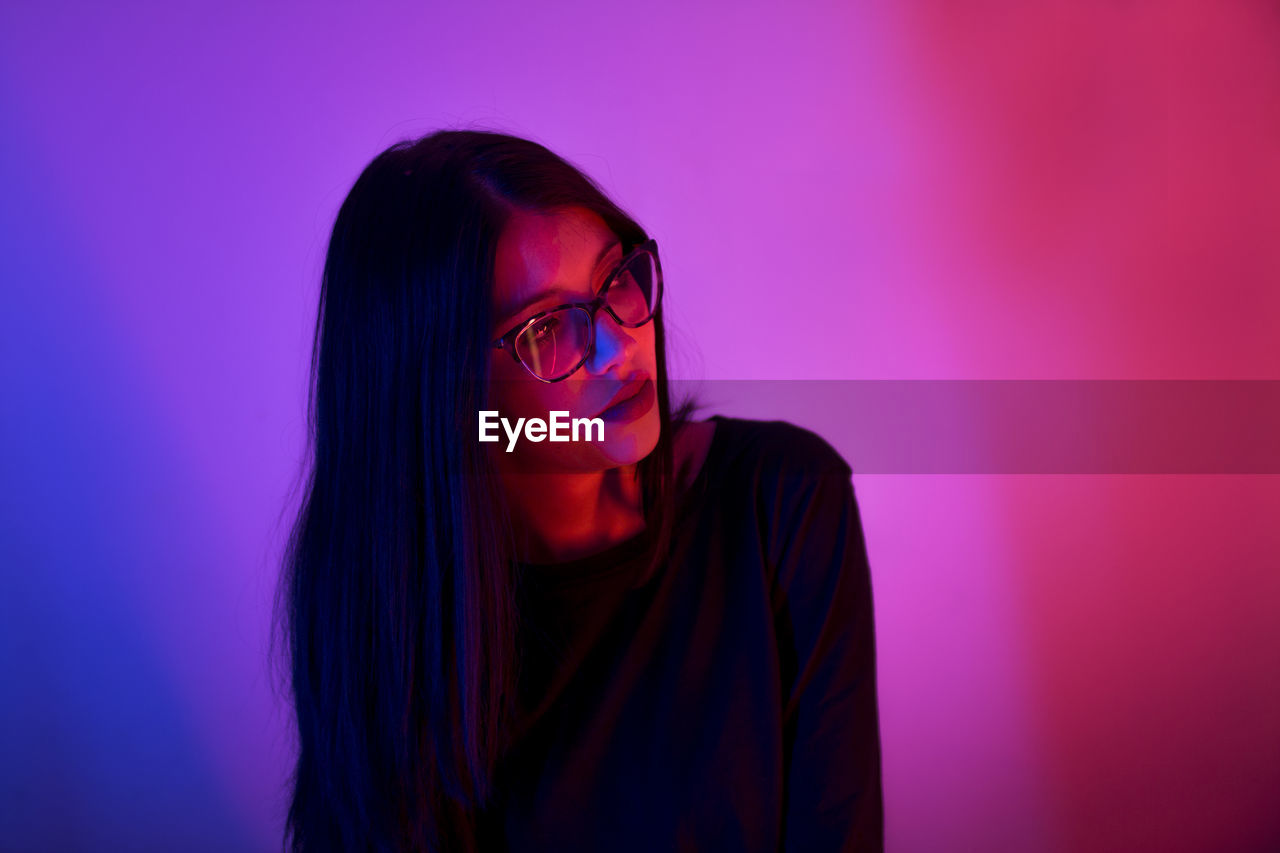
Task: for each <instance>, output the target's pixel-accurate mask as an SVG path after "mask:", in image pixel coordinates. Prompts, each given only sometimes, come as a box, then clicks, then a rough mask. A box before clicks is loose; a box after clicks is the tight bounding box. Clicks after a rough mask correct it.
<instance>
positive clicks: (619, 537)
mask: <svg viewBox="0 0 1280 853" xmlns="http://www.w3.org/2000/svg"><path fill="white" fill-rule="evenodd" d="M635 467H636V466H635V465H626V466H623V467H621V468H609V469H606V470H604V471H591V472H588V473H581V474H546V473H539V474H525V473H514V472H512V473H503V474H502V483H503V489H504V491H505V493H506V496H507V509H508V512H509V513H510V515H511V523H512V527H513V529H514V532H515V536H516V551H517V554H516V556H517V558H518V559H520V560H523V561H525V562H532V563H558V562H565V561H568V560H574V559H577V558H579V557H585V556H588V555H590V554H595V553H598V552H600V551H603V550H605V549H606V548H608V547H610V546H611V545H615V544H617V543H619V542H623V541H625V540H627V539H630V538H631V537H633V536H635V535H637V534H639V533H640V532H642V531H643V530H644V528H645V520H644V511H643V509H642V506H643V503H642V498H641V492H640V483H639V482H638V481H637V479H636V477H635Z"/></svg>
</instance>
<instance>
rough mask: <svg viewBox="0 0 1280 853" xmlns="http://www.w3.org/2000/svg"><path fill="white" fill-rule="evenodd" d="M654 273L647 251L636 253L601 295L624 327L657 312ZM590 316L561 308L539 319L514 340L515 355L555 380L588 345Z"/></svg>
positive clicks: (581, 356) (573, 367)
mask: <svg viewBox="0 0 1280 853" xmlns="http://www.w3.org/2000/svg"><path fill="white" fill-rule="evenodd" d="M657 280H658V270H657V263H656V261H655V260H654V257H653V255H652V254H650V253H649V252H640V253H639V254H637V255H636V256H635V257H634V258H632V259H631V260H630V261H629V262H628V263H627V265H626V266H625V267H623V268H622V269H621V270H619V271H618V275H617V277H616V278H615V279H614V280H613V283H612V284H610V285H609V290H608V292H606V293H605V304H606V305H607V306H608V308H609V309H611V310H612V311H613V313H614V315H615V316H616V318H617V319H618V320H619V321H620V322H621V323H623V324H624V325H627V326H631V327H635V326H640V325H642V324H644V323H646V322H648V320H649V319H650V318H651V317H652V316H653V312H654V311H655V310H657V305H656V304H654V303H655V299H656V297H657V295H658V294H657V290H658V288H657ZM590 329H591V313H590V312H589V311H588V310H587V309H586V308H583V307H578V306H573V307H570V308H562V309H560V310H559V311H555V312H552V313H551V314H548V315H547V316H545V317H542V318H539V320H538V321H537V322H536V323H534V324H533V325H532V326H530V327H529V328H527V329H525V330H524V331H523V332H522V333H521V334H520V335H519V336H517V337H516V341H515V346H516V355H518V356H519V357H520V361H522V362H523V363H524V364H525V366H526V367H528V368H529V370H530V371H532V372H533V374H534V375H535V376H538V377H540V378H542V379H559V378H561V377H562V376H565V375H567V374H568V373H570V372H572V371H574V370H576V369H577V368H578V365H579V364H580V363H581V362H582V360H583V359H584V358H585V356H586V353H587V348H588V346H589V344H590V341H589V340H588V338H589V337H590Z"/></svg>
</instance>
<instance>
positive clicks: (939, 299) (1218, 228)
mask: <svg viewBox="0 0 1280 853" xmlns="http://www.w3.org/2000/svg"><path fill="white" fill-rule="evenodd" d="M0 110H2V114H3V116H4V120H3V122H2V123H0V140H2V142H0V145H2V156H0V170H2V177H3V188H4V194H3V200H2V201H0V226H2V227H0V249H2V251H3V266H2V267H0V269H2V270H3V276H4V280H3V290H2V296H0V299H2V302H0V371H2V372H0V381H2V382H3V395H2V398H3V400H4V401H5V406H4V410H3V417H0V430H2V432H0V475H2V476H3V481H2V487H0V500H2V501H3V505H2V506H0V519H3V521H0V525H2V526H0V530H2V531H3V533H2V534H0V568H2V571H3V574H2V575H0V666H2V667H3V669H2V670H0V683H2V684H3V700H2V701H0V749H2V752H0V847H3V848H4V849H6V850H22V851H25V850H51V849H83V850H91V849H106V848H113V849H156V850H161V849H166V850H168V849H186V850H231V849H237V850H238V849H245V850H268V849H272V848H273V847H276V846H278V841H279V836H280V830H281V825H282V818H283V809H284V806H285V800H284V798H283V790H284V789H283V783H284V778H285V774H286V772H287V770H288V768H289V763H290V761H291V757H292V753H291V745H290V737H289V733H288V727H287V721H288V709H287V707H286V706H285V705H284V703H283V702H282V701H280V700H279V699H278V698H277V696H276V695H275V694H274V693H273V688H272V685H273V684H274V683H275V681H274V676H273V675H272V673H271V672H270V671H269V670H268V668H267V665H266V662H265V661H266V638H267V626H268V615H269V602H270V595H271V592H272V589H273V586H274V582H275V572H276V566H277V560H278V558H279V550H280V545H281V542H282V538H283V535H284V532H285V530H286V529H287V521H288V518H289V513H290V512H291V511H292V509H293V504H292V503H291V497H290V493H289V488H290V486H291V484H292V482H293V477H294V476H295V475H296V473H297V468H298V465H299V464H300V461H301V460H300V453H301V450H302V440H303V425H304V420H303V405H304V400H305V366H306V361H307V357H308V349H307V348H308V344H309V331H310V328H311V324H312V322H313V318H314V312H315V301H316V297H317V288H318V278H319V272H320V266H321V263H322V259H323V252H324V248H325V242H326V239H327V233H328V228H329V226H330V225H331V223H332V218H333V215H334V213H335V212H336V209H337V205H338V204H339V203H340V202H341V200H342V198H343V196H344V195H345V193H346V191H347V190H348V188H349V187H350V185H351V182H352V181H353V180H354V178H355V176H356V175H357V173H358V172H359V170H360V169H361V168H362V167H363V166H364V164H366V163H367V162H368V161H369V159H370V158H372V156H373V155H374V154H376V153H377V152H378V151H379V150H381V149H382V148H384V147H386V146H387V145H388V144H390V143H391V142H393V141H396V140H398V139H401V138H404V137H408V136H415V135H418V134H421V133H424V132H427V131H430V130H432V129H435V128H438V127H446V126H466V125H472V124H475V125H479V126H483V127H488V128H492V129H499V130H506V131H510V132H513V133H517V134H522V135H528V136H531V137H533V138H535V139H537V140H539V141H541V142H543V143H545V144H547V145H548V146H550V147H552V148H553V149H554V150H556V151H558V152H560V153H562V154H563V155H565V156H566V157H568V158H570V159H571V160H573V161H574V162H576V163H578V164H579V165H580V166H582V167H583V168H584V169H586V170H587V171H588V172H589V173H590V174H592V175H593V176H595V177H596V178H598V179H599V180H600V181H601V182H602V183H603V185H604V186H605V188H606V189H607V190H608V191H610V192H611V193H613V194H614V196H615V197H616V198H617V199H618V200H619V201H621V202H622V203H623V205H624V206H626V207H627V208H628V209H629V210H631V211H632V212H633V213H634V214H635V215H636V216H637V217H638V218H639V220H640V221H641V223H642V224H643V225H644V226H645V227H646V228H647V229H648V230H649V231H650V233H652V234H653V235H654V236H656V237H657V238H658V240H659V242H660V243H661V246H662V251H663V259H664V269H665V271H666V275H667V280H668V288H669V290H668V295H669V301H668V303H667V306H668V317H669V328H670V330H671V336H672V347H673V349H674V353H673V369H674V372H675V373H676V375H679V376H687V377H702V378H711V379H744V378H745V379H788V378H806V379H960V378H982V379H1037V378H1054V379H1068V378H1071V379H1108V378H1110V379H1114V378H1126V379H1172V378H1177V379H1275V378H1280V347H1277V344H1276V341H1277V338H1278V335H1277V332H1278V330H1280V287H1278V286H1277V285H1278V283H1280V240H1276V239H1275V237H1276V226H1277V223H1280V147H1278V146H1277V144H1276V139H1277V138H1280V14H1277V11H1276V7H1275V4H1274V3H1267V2H1253V3H1247V2H1239V3H1234V2H1233V3H1198V2H1197V3H1192V2H1169V3H1161V4H1129V3H1116V2H1102V0H1093V2H1080V3H1070V4H1068V3H985V2H984V3H977V2H973V3H958V2H957V3H930V2H923V0H912V2H901V3H876V4H871V3H868V4H852V3H843V2H831V3H807V4H784V3H781V2H774V3H718V4H700V5H696V4H688V3H657V4H647V5H644V6H635V5H632V6H631V7H630V8H624V7H622V6H613V5H610V4H602V3H586V2H559V3H537V4H517V3H507V4H498V3H486V2H477V3H469V4H461V3H459V4H451V5H447V6H446V5H443V4H437V5H399V6H392V5H388V4H380V5H377V6H367V7H366V6H361V7H360V8H359V9H354V8H349V4H325V5H321V4H317V3H307V4H301V3H300V4H294V5H292V6H288V5H283V4H275V5H263V4H247V3H246V4H231V3H227V2H225V0H222V1H221V2H217V3H203V4H194V3H188V4H172V3H160V2H146V3H118V4H89V3H79V4H71V3H56V2H55V3H40V4H37V3H35V2H27V3H9V4H5V6H4V7H3V9H2V10H0ZM776 416H777V417H781V418H785V419H792V420H796V421H798V422H802V423H803V422H804V419H803V418H802V417H800V416H798V415H797V416H792V415H791V414H790V413H788V412H785V411H784V412H778V413H777V415H776ZM838 432H839V430H838V429H837V430H836V431H835V432H832V433H830V434H829V437H830V438H831V439H832V440H833V441H835V442H836V443H837V444H840V442H841V441H842V436H841V435H839V434H837V433H838ZM855 468H856V460H855ZM855 486H856V488H857V491H858V495H859V500H860V504H861V508H862V515H863V522H864V525H865V528H866V531H867V540H868V548H869V552H870V557H871V563H872V567H873V572H874V583H875V592H876V596H877V618H878V622H879V625H878V627H879V637H880V639H879V643H880V667H881V706H882V716H883V738H884V755H885V796H886V814H887V822H888V845H889V849H890V850H891V851H917V850H919V851H930V850H940V849H945V850H983V851H1003V850H1009V851H1018V850H1039V851H1074V850H1116V851H1134V850H1174V851H1201V850H1204V851H1208V850H1232V849H1236V850H1254V849H1265V848H1266V847H1267V846H1268V845H1269V844H1280V817H1277V814H1280V813H1277V811H1276V810H1275V804H1276V802H1277V798H1278V797H1280V627H1277V625H1278V624H1280V619H1278V618H1277V613H1280V557H1278V556H1277V555H1280V533H1277V531H1276V525H1275V524H1274V520H1275V518H1277V517H1280V481H1278V480H1277V478H1276V477H1274V476H1247V475H1222V476H1212V475H1209V476H1191V475H1187V476H1172V475H1166V476H1156V475H1150V476H1148V475H1134V476H1119V475H1101V476H1086V475H1068V476H984V475H972V476H943V475H937V476H929V475H917V476H911V475H857V476H855Z"/></svg>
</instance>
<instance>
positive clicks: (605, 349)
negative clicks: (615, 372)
mask: <svg viewBox="0 0 1280 853" xmlns="http://www.w3.org/2000/svg"><path fill="white" fill-rule="evenodd" d="M634 345H635V338H633V337H631V335H629V334H627V329H624V328H623V327H622V326H620V325H618V321H616V320H614V319H613V316H612V315H611V314H610V313H609V312H608V311H605V310H603V309H602V310H600V311H597V312H596V343H595V348H594V351H593V352H592V353H591V360H590V363H589V364H588V365H587V367H588V369H589V370H590V371H591V372H592V373H605V372H607V371H608V370H609V368H611V367H615V366H617V365H619V364H622V363H623V362H625V361H626V358H627V351H628V350H629V349H630V348H631V347H633V346H634Z"/></svg>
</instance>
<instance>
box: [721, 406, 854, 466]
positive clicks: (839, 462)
mask: <svg viewBox="0 0 1280 853" xmlns="http://www.w3.org/2000/svg"><path fill="white" fill-rule="evenodd" d="M709 422H714V423H715V441H716V442H717V443H718V444H719V446H720V450H721V452H720V454H719V458H720V462H721V464H722V465H723V466H725V467H727V468H740V469H746V470H749V471H751V472H758V473H760V474H767V475H773V476H778V477H782V478H785V479H793V478H796V477H806V476H824V475H835V476H840V477H848V476H850V474H852V472H853V469H852V467H851V466H850V465H849V463H848V462H847V461H846V460H845V459H844V457H843V456H841V455H840V452H839V451H838V450H836V449H835V447H834V446H832V444H831V442H830V441H828V440H827V439H825V438H823V437H822V436H821V435H818V434H817V433H816V432H814V431H813V430H810V429H807V428H805V427H802V426H798V425H796V424H793V423H791V422H789V421H784V420H754V419H750V418H734V417H727V416H725V415H712V416H711V418H710V419H709Z"/></svg>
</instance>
